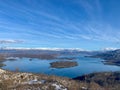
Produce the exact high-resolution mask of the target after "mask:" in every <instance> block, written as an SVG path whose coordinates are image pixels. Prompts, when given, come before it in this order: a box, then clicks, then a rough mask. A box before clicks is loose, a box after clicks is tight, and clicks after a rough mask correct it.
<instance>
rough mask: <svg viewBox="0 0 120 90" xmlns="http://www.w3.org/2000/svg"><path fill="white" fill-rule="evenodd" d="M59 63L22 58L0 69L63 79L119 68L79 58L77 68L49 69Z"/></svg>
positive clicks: (90, 59) (98, 61) (97, 60)
mask: <svg viewBox="0 0 120 90" xmlns="http://www.w3.org/2000/svg"><path fill="white" fill-rule="evenodd" d="M55 61H60V60H40V59H32V60H30V59H29V58H22V59H18V60H14V61H13V60H12V61H11V60H8V61H5V62H3V63H4V64H6V66H4V67H2V68H3V69H7V70H11V71H15V70H16V69H17V68H18V69H19V71H21V72H32V73H44V74H48V75H57V76H64V77H70V78H73V77H77V76H80V75H83V74H88V73H92V72H101V71H120V66H113V65H104V64H103V63H102V62H101V61H102V59H99V58H89V57H83V56H79V57H77V59H76V60H71V61H77V62H78V64H79V65H78V66H76V67H71V68H61V69H56V68H51V67H50V63H51V62H55Z"/></svg>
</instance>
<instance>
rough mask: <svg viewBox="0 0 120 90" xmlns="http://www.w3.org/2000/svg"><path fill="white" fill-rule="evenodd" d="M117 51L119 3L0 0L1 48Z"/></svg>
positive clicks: (112, 0) (114, 0)
mask: <svg viewBox="0 0 120 90" xmlns="http://www.w3.org/2000/svg"><path fill="white" fill-rule="evenodd" d="M5 45H6V46H9V47H32V48H33V47H49V48H82V49H88V50H97V49H101V48H106V47H113V48H120V0H0V46H5Z"/></svg>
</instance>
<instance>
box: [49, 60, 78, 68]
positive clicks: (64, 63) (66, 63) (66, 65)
mask: <svg viewBox="0 0 120 90" xmlns="http://www.w3.org/2000/svg"><path fill="white" fill-rule="evenodd" d="M50 65H51V67H52V68H69V67H75V66H78V63H77V62H75V61H56V62H52V63H50Z"/></svg>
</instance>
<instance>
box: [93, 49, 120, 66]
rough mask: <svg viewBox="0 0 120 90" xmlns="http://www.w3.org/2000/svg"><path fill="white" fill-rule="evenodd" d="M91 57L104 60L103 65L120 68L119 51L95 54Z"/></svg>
mask: <svg viewBox="0 0 120 90" xmlns="http://www.w3.org/2000/svg"><path fill="white" fill-rule="evenodd" d="M92 57H96V58H102V59H104V60H105V61H104V63H105V64H111V65H118V66H120V49H117V50H114V51H107V52H104V53H100V54H96V55H94V56H92Z"/></svg>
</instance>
